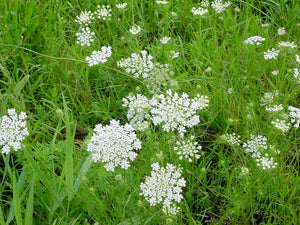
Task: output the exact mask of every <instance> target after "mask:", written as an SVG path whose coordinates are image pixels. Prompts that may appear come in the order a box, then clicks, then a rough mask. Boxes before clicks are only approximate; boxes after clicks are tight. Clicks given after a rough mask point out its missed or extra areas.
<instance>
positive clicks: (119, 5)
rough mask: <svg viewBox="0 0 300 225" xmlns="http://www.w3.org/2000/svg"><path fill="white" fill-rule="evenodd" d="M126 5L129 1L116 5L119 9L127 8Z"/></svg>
mask: <svg viewBox="0 0 300 225" xmlns="http://www.w3.org/2000/svg"><path fill="white" fill-rule="evenodd" d="M126 6H127V3H126V2H124V3H119V4H116V7H117V8H118V9H125V8H126Z"/></svg>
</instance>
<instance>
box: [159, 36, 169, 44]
mask: <svg viewBox="0 0 300 225" xmlns="http://www.w3.org/2000/svg"><path fill="white" fill-rule="evenodd" d="M170 40H171V38H170V37H163V38H162V39H160V40H159V41H160V42H161V43H162V44H167V43H168V41H170Z"/></svg>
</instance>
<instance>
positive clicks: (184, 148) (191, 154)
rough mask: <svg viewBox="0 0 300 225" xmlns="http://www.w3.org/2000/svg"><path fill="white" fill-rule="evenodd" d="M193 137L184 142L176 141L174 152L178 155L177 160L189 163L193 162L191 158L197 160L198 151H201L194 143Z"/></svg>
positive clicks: (198, 156)
mask: <svg viewBox="0 0 300 225" xmlns="http://www.w3.org/2000/svg"><path fill="white" fill-rule="evenodd" d="M194 139H195V137H194V136H191V137H190V138H188V139H186V140H181V141H177V142H176V145H175V147H174V150H175V151H176V152H177V154H178V155H179V159H180V160H182V159H188V161H189V162H192V161H193V158H196V159H199V158H200V155H199V151H200V150H201V149H202V147H201V146H200V145H198V142H197V141H194Z"/></svg>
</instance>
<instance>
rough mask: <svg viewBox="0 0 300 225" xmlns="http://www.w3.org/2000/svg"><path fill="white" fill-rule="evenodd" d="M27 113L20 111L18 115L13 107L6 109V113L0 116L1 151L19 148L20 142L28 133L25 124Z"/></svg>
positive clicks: (6, 151)
mask: <svg viewBox="0 0 300 225" xmlns="http://www.w3.org/2000/svg"><path fill="white" fill-rule="evenodd" d="M26 118H27V115H26V113H25V112H21V113H20V114H19V115H18V114H17V113H16V110H15V109H8V110H7V115H5V116H3V117H1V118H0V147H2V153H5V154H7V153H9V152H10V151H11V150H14V151H18V150H19V149H21V142H22V141H23V140H24V139H25V138H26V136H28V135H29V132H28V129H27V126H26Z"/></svg>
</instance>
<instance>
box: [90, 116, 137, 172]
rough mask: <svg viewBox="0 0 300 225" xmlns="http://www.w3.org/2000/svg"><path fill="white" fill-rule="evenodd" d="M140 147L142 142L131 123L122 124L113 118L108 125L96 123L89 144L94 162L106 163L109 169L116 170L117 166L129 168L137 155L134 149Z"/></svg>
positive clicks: (106, 167)
mask: <svg viewBox="0 0 300 225" xmlns="http://www.w3.org/2000/svg"><path fill="white" fill-rule="evenodd" d="M138 149H141V142H140V140H139V139H138V138H137V137H136V134H135V132H134V129H133V128H132V127H131V126H130V125H129V124H125V125H124V126H122V125H120V123H119V121H116V120H111V121H110V124H109V125H106V126H102V124H98V125H96V127H95V129H94V134H93V136H92V138H91V140H90V141H89V143H88V146H87V151H89V152H92V156H93V160H94V162H98V161H101V162H103V163H105V165H104V167H105V169H106V170H107V171H114V168H115V167H117V166H120V167H121V168H122V169H128V168H129V167H130V164H129V161H133V160H134V159H135V158H136V156H137V153H135V152H134V151H133V150H138Z"/></svg>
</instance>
